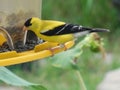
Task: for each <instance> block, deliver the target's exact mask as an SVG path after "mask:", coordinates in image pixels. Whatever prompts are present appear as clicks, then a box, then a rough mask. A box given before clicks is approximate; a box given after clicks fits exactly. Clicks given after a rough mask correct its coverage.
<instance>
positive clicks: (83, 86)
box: [75, 70, 87, 90]
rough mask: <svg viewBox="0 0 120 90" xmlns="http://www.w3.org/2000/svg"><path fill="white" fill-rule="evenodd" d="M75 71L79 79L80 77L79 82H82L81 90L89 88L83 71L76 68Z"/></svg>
mask: <svg viewBox="0 0 120 90" xmlns="http://www.w3.org/2000/svg"><path fill="white" fill-rule="evenodd" d="M75 73H76V75H77V76H78V79H79V83H80V86H81V90H87V87H86V86H85V83H84V81H83V78H82V76H81V73H80V71H79V70H75Z"/></svg>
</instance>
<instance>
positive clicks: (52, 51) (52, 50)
mask: <svg viewBox="0 0 120 90" xmlns="http://www.w3.org/2000/svg"><path fill="white" fill-rule="evenodd" d="M48 50H50V51H51V54H52V55H51V57H53V56H54V49H52V48H48Z"/></svg>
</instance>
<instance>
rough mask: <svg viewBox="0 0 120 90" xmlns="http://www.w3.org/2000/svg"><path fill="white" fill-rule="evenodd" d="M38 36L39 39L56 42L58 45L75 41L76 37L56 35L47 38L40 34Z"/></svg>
mask: <svg viewBox="0 0 120 90" xmlns="http://www.w3.org/2000/svg"><path fill="white" fill-rule="evenodd" d="M38 36H39V38H41V39H43V40H45V41H49V42H56V43H60V44H62V43H65V42H68V41H71V40H73V39H74V36H73V35H72V34H68V35H55V36H45V35H42V34H39V35H38Z"/></svg>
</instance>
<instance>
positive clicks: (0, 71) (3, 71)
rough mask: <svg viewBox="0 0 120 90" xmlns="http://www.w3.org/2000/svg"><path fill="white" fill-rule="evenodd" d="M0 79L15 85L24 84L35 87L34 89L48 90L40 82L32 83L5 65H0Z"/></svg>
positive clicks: (23, 85)
mask: <svg viewBox="0 0 120 90" xmlns="http://www.w3.org/2000/svg"><path fill="white" fill-rule="evenodd" d="M0 80H1V81H3V82H5V83H7V84H9V85H13V86H22V87H28V88H33V89H32V90H47V89H46V88H45V87H43V86H42V85H39V84H34V83H30V82H28V81H26V80H24V79H22V78H20V77H18V76H16V75H15V74H14V73H12V72H11V71H9V70H8V69H7V68H5V67H0Z"/></svg>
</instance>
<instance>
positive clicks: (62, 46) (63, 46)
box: [59, 44, 68, 51]
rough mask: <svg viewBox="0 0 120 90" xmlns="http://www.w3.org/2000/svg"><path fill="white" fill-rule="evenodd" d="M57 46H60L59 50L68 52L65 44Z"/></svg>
mask: <svg viewBox="0 0 120 90" xmlns="http://www.w3.org/2000/svg"><path fill="white" fill-rule="evenodd" d="M59 46H60V47H61V48H64V50H65V51H66V50H68V48H67V47H66V46H65V44H59Z"/></svg>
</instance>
